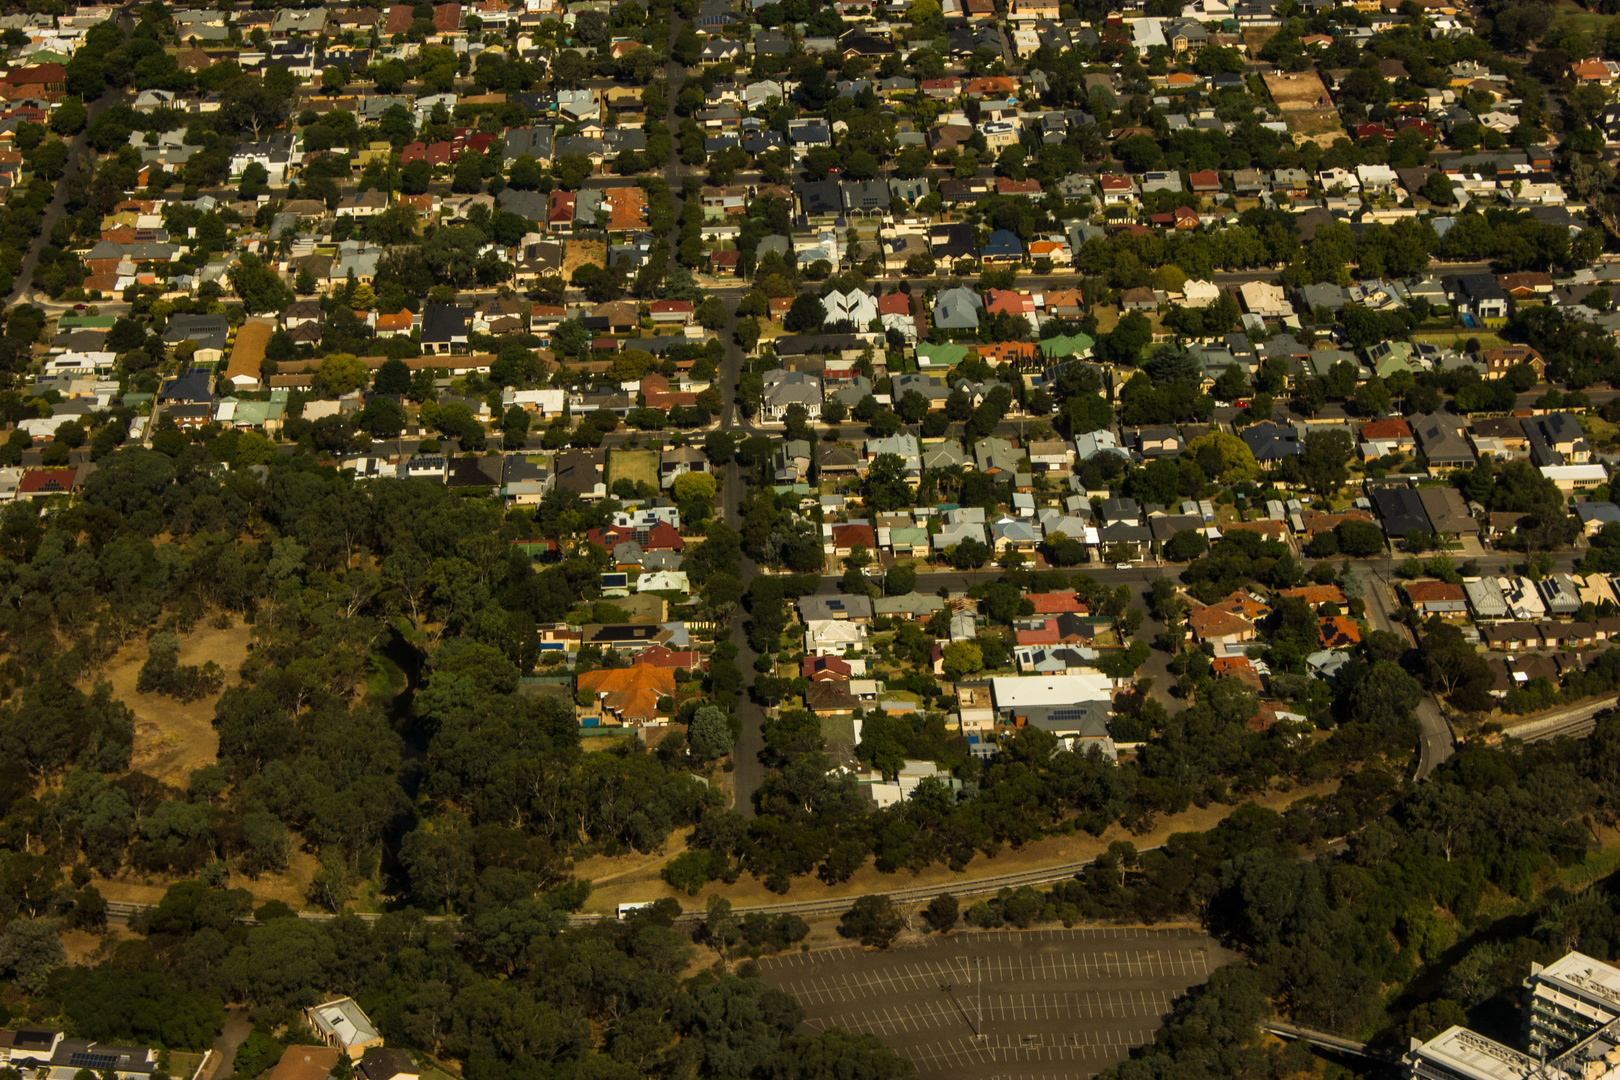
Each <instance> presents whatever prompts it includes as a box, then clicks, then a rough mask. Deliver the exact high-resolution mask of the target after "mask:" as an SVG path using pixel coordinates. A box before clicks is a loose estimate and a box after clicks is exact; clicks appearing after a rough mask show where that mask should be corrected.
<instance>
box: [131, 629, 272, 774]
mask: <svg viewBox="0 0 1620 1080" xmlns="http://www.w3.org/2000/svg"><path fill="white" fill-rule="evenodd" d="M252 633H253V628H252V627H250V626H245V625H243V624H242V623H239V622H238V623H234V624H233V625H232V626H231V628H230V629H229V630H216V629H214V628H213V627H211V626H207V625H205V624H201V623H199V624H198V626H197V628H196V629H195V630H194V631H193V632H192V633H190V634H186V635H184V636H183V637H182V638H181V639H180V663H181V664H198V665H201V664H204V663H207V662H208V661H210V660H212V661H213V662H214V663H216V664H218V665H219V666H220V667H221V668H222V669H223V670H224V672H225V685H226V686H235V685H236V684H237V683H238V682H240V681H241V679H240V677H239V675H238V672H239V670H240V669H241V666H242V661H243V660H245V659H246V658H247V652H248V649H247V647H248V641H249V639H250V638H251V637H252ZM146 656H147V647H146V642H145V641H137V642H133V643H131V644H130V645H127V646H125V647H124V648H123V649H122V650H121V651H120V652H119V653H118V655H117V656H116V657H114V658H113V660H112V662H111V663H110V664H108V665H107V669H106V671H105V672H104V673H103V677H104V678H105V679H106V680H107V681H108V682H110V683H112V687H113V693H114V695H115V696H117V697H118V698H119V699H120V700H122V701H123V702H124V704H126V705H128V706H129V707H130V708H131V709H132V710H134V713H135V756H134V760H133V761H132V762H131V766H130V767H131V768H134V769H139V770H140V771H142V772H144V773H146V774H147V775H149V776H153V777H156V778H157V779H159V780H162V781H164V782H165V783H170V784H176V785H179V786H184V785H185V782H186V778H187V777H188V776H189V775H190V774H191V771H192V770H193V769H198V768H201V767H202V766H204V765H212V764H213V763H214V761H215V760H216V759H217V758H218V757H219V735H218V734H217V733H216V732H215V731H214V724H213V720H214V703H215V702H216V701H218V700H219V698H218V696H217V695H215V696H210V697H205V698H203V699H201V700H200V701H193V702H190V703H189V704H181V703H180V702H178V701H176V700H175V699H174V698H171V697H165V696H163V695H162V694H142V693H137V692H136V690H135V680H136V678H137V677H138V676H139V675H140V672H141V665H142V664H144V663H146Z"/></svg>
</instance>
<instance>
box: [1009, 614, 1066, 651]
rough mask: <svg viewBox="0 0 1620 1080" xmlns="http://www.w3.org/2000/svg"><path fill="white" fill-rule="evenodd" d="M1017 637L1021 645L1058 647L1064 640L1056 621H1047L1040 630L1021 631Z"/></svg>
mask: <svg viewBox="0 0 1620 1080" xmlns="http://www.w3.org/2000/svg"><path fill="white" fill-rule="evenodd" d="M1017 637H1018V644H1020V645H1056V644H1057V643H1058V642H1060V641H1062V640H1063V639H1062V637H1061V636H1060V635H1059V634H1058V625H1057V620H1056V619H1047V620H1046V622H1044V623H1043V624H1041V628H1040V629H1039V630H1020V631H1018V634H1017Z"/></svg>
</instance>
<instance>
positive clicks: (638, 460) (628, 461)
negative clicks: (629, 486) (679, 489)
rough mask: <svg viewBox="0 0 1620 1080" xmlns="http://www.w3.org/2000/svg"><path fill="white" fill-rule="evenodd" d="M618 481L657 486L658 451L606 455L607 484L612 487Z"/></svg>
mask: <svg viewBox="0 0 1620 1080" xmlns="http://www.w3.org/2000/svg"><path fill="white" fill-rule="evenodd" d="M618 480H629V481H630V482H631V483H633V484H647V485H649V486H651V487H654V488H656V487H657V486H658V451H656V450H614V451H613V452H612V453H611V454H609V455H608V466H607V482H608V487H610V488H611V487H612V486H613V484H614V483H615V482H616V481H618Z"/></svg>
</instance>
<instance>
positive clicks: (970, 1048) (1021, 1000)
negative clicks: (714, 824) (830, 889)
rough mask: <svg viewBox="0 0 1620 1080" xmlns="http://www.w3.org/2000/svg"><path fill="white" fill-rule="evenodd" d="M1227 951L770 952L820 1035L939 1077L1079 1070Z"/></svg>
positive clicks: (986, 943)
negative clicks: (884, 1047)
mask: <svg viewBox="0 0 1620 1080" xmlns="http://www.w3.org/2000/svg"><path fill="white" fill-rule="evenodd" d="M1227 959H1228V956H1227V954H1226V953H1225V952H1224V951H1223V950H1222V949H1221V948H1220V946H1219V945H1217V944H1216V943H1215V941H1214V940H1213V939H1211V938H1210V937H1208V936H1207V935H1205V934H1203V933H1201V932H1198V931H1196V930H1190V929H1152V928H1141V927H1124V928H1075V929H1053V930H1034V931H1024V932H1018V931H1005V932H965V933H955V934H951V935H949V936H947V937H944V938H939V937H930V938H928V939H925V940H923V941H920V942H915V943H911V944H908V945H904V946H897V947H896V948H894V949H891V950H889V951H887V952H876V951H870V950H866V949H862V948H859V947H855V946H850V947H844V948H838V949H827V950H818V951H815V952H810V953H796V954H790V955H786V956H777V957H768V958H766V959H764V960H761V961H760V972H761V975H762V976H763V978H764V979H765V981H766V982H768V983H769V984H771V985H772V986H775V987H778V988H779V989H782V990H784V991H786V992H787V993H789V994H791V995H793V997H794V998H795V999H796V1000H797V1001H798V1002H799V1003H800V1004H801V1005H802V1006H803V1007H804V1009H805V1012H806V1014H807V1016H806V1020H805V1023H806V1024H807V1025H808V1026H809V1027H810V1028H812V1029H814V1030H817V1031H826V1030H828V1029H830V1028H834V1027H838V1028H843V1029H844V1030H846V1031H854V1032H869V1033H871V1034H873V1035H876V1036H877V1037H878V1038H880V1039H882V1040H883V1041H884V1042H885V1043H887V1044H888V1045H889V1046H891V1047H893V1048H894V1049H895V1050H896V1051H897V1052H899V1053H901V1054H904V1055H906V1056H907V1057H909V1058H910V1059H911V1060H912V1061H913V1062H914V1063H915V1064H916V1066H917V1071H918V1073H919V1074H920V1075H921V1076H923V1077H927V1078H933V1077H941V1078H946V1080H1016V1078H1026V1080H1037V1078H1044V1080H1084V1078H1086V1077H1090V1076H1094V1075H1096V1074H1097V1073H1098V1072H1100V1071H1102V1070H1103V1069H1105V1068H1107V1067H1108V1066H1110V1065H1112V1064H1114V1063H1115V1062H1118V1061H1120V1060H1122V1059H1123V1058H1125V1057H1126V1056H1127V1055H1128V1054H1129V1053H1130V1051H1131V1048H1132V1047H1135V1046H1140V1045H1141V1044H1143V1043H1145V1042H1148V1041H1150V1040H1151V1039H1152V1038H1153V1033H1154V1031H1155V1030H1157V1029H1158V1027H1159V1025H1160V1023H1161V1021H1162V1019H1163V1017H1164V1016H1165V1014H1167V1013H1168V1012H1169V1011H1170V1007H1171V1005H1172V1003H1173V1002H1174V1001H1175V999H1176V998H1177V997H1178V996H1179V995H1180V994H1181V993H1183V992H1184V991H1185V990H1186V989H1187V988H1188V987H1190V986H1194V985H1197V984H1199V983H1202V982H1203V981H1204V980H1205V979H1206V978H1208V976H1209V973H1210V972H1211V971H1212V970H1214V968H1216V967H1218V966H1219V965H1221V964H1223V963H1225V962H1226V961H1227Z"/></svg>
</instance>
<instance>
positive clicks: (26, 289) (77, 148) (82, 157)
mask: <svg viewBox="0 0 1620 1080" xmlns="http://www.w3.org/2000/svg"><path fill="white" fill-rule="evenodd" d="M130 10H131V6H130V5H125V6H124V7H122V8H119V9H118V21H119V24H120V25H122V26H123V28H124V33H125V34H128V33H129V32H130V31H132V30H133V29H135V18H134V16H132V15H131V14H130ZM129 97H130V95H129V94H127V93H126V92H125V91H123V90H119V89H116V88H114V87H112V86H109V87H107V89H106V91H104V92H103V93H102V95H101V96H100V97H99V98H97V99H96V100H94V101H90V102H86V103H85V111H86V112H87V113H88V114H89V118H88V119H87V120H86V121H85V125H84V130H83V131H81V132H79V133H78V134H77V135H75V136H74V137H73V139H72V140H71V141H70V142H69V143H68V157H67V168H66V169H65V171H64V172H63V173H62V179H61V181H59V182H58V183H57V185H56V194H55V195H53V196H52V197H51V201H50V203H49V204H47V205H46V207H45V217H44V218H43V219H42V220H41V222H40V227H39V235H38V236H36V237H35V238H34V243H33V245H32V246H31V247H30V248H29V249H28V253H27V254H26V255H24V256H23V261H22V268H21V269H19V270H18V271H17V279H16V280H15V281H14V282H13V283H12V286H11V293H10V295H8V296H7V297H5V299H4V300H3V301H0V306H3V307H7V308H9V307H11V306H12V305H13V304H16V303H18V302H19V301H21V300H22V299H23V298H24V297H25V296H27V295H29V294H31V292H32V286H31V283H32V281H33V277H34V267H36V266H38V265H39V252H40V249H41V248H42V247H44V245H45V244H47V243H49V242H50V236H51V230H52V229H54V228H55V227H56V223H57V222H59V221H61V220H62V218H64V217H65V216H67V193H68V184H67V181H68V178H69V177H71V176H73V175H74V173H75V172H76V171H77V170H78V169H79V168H80V166H81V165H85V166H86V167H88V168H91V169H94V168H95V164H96V159H97V154H96V153H95V152H94V151H91V152H90V153H89V155H88V159H87V158H86V154H85V151H86V150H88V149H89V141H88V135H89V131H90V125H91V124H94V123H95V122H96V118H97V117H98V116H100V115H101V114H102V113H104V112H106V111H107V109H108V108H110V107H111V106H113V105H116V104H117V103H119V102H120V101H124V100H126V99H128V98H129Z"/></svg>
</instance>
